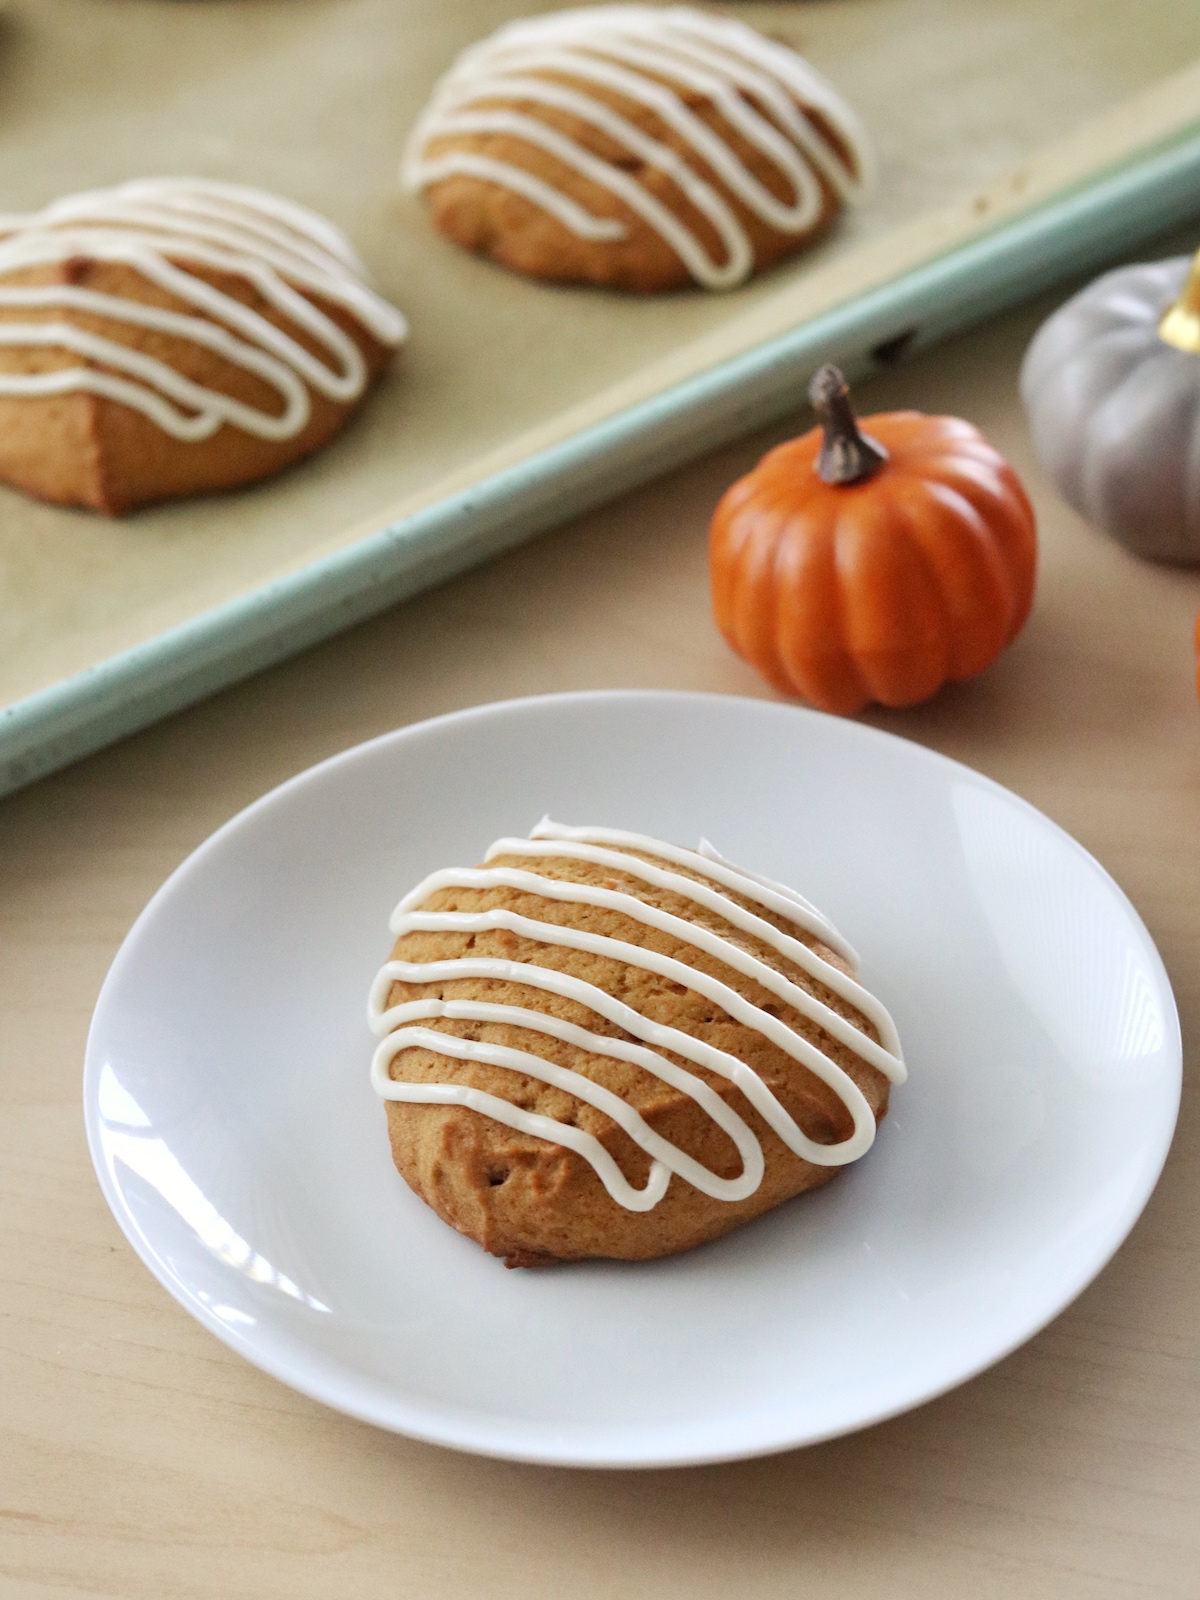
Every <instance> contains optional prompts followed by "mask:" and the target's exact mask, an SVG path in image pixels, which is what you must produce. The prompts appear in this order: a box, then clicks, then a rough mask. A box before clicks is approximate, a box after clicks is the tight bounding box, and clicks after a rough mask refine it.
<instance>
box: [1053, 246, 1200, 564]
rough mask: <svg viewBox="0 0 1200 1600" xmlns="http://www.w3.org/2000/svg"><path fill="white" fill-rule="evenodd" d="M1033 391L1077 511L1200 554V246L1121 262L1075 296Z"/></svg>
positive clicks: (1134, 538) (1127, 535) (1164, 554)
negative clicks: (1197, 252) (1199, 250)
mask: <svg viewBox="0 0 1200 1600" xmlns="http://www.w3.org/2000/svg"><path fill="white" fill-rule="evenodd" d="M1189 269H1191V270H1190V271H1189ZM1021 398H1022V399H1023V400H1024V402H1025V409H1026V412H1027V413H1028V416H1029V425H1030V428H1031V429H1032V432H1033V442H1034V447H1035V449H1036V450H1037V453H1038V455H1039V457H1040V458H1041V461H1042V465H1043V466H1044V467H1045V468H1046V471H1047V472H1048V473H1049V474H1050V477H1051V478H1052V479H1053V480H1054V483H1055V485H1056V487H1057V488H1058V490H1059V492H1060V493H1061V494H1062V496H1063V498H1064V499H1065V500H1066V501H1067V502H1068V503H1069V504H1070V505H1072V506H1074V508H1075V510H1076V511H1078V512H1079V513H1080V514H1081V515H1082V516H1084V517H1086V518H1087V519H1088V521H1089V522H1093V523H1095V524H1096V526H1097V527H1100V528H1103V530H1104V531H1105V532H1106V533H1109V534H1111V535H1112V536H1113V538H1114V539H1119V540H1120V542H1121V543H1122V544H1123V545H1125V546H1127V547H1128V548H1129V549H1130V550H1132V551H1134V552H1135V554H1137V555H1139V556H1149V557H1151V558H1152V559H1153V560H1156V561H1180V562H1195V563H1200V257H1197V263H1196V265H1195V266H1194V267H1193V264H1192V262H1191V261H1190V260H1189V258H1188V257H1186V256H1180V257H1177V258H1175V259H1173V260H1170V261H1154V262H1150V263H1147V264H1145V265H1141V266H1135V267H1121V268H1118V270H1117V271H1115V272H1109V273H1106V274H1105V275H1104V277H1102V278H1097V279H1096V281H1095V283H1092V284H1089V285H1088V287H1087V288H1086V289H1084V290H1083V291H1082V293H1080V294H1077V295H1076V296H1075V297H1074V299H1072V300H1068V301H1067V303H1066V305H1064V306H1062V307H1061V308H1060V309H1059V310H1058V311H1056V312H1055V313H1054V315H1053V316H1052V317H1050V318H1049V320H1048V321H1046V322H1044V323H1043V324H1042V326H1041V328H1039V329H1038V332H1037V333H1036V335H1035V336H1034V339H1033V342H1032V344H1031V345H1030V346H1029V349H1028V351H1027V352H1026V355H1025V361H1024V364H1023V366H1022V368H1021Z"/></svg>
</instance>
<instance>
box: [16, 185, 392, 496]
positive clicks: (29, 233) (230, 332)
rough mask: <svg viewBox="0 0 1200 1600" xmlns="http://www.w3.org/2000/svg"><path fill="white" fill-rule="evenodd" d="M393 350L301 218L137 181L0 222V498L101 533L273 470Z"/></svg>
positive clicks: (333, 416) (368, 297) (227, 192)
mask: <svg viewBox="0 0 1200 1600" xmlns="http://www.w3.org/2000/svg"><path fill="white" fill-rule="evenodd" d="M405 333H406V325H405V322H404V318H403V317H402V316H401V315H400V313H399V312H398V311H397V310H396V309H395V308H394V307H393V306H390V305H389V304H387V302H386V301H384V300H382V299H381V298H380V297H379V296H378V295H377V294H376V293H375V292H374V291H373V290H372V289H371V287H370V285H369V283H368V281H367V277H366V272H365V269H364V268H363V266H362V263H361V262H360V261H359V260H358V258H357V256H356V255H355V253H354V251H353V249H352V248H351V246H350V244H349V242H348V241H347V240H346V238H345V237H344V236H343V235H342V233H341V232H340V231H339V230H338V229H337V228H335V227H334V226H333V225H332V224H331V223H329V222H327V221H326V220H325V219H324V218H322V217H319V216H317V215H316V214H315V213H314V212H312V211H309V210H307V209H306V208H305V207H303V206H299V205H295V204H293V203H292V202H290V201H287V200H281V199H278V198H277V197H275V196H273V195H269V194H265V193H263V192H261V191H259V190H257V189H248V188H244V187H242V186H240V185H235V184H227V183H216V182H209V181H204V180H201V179H195V178H170V179H169V178H155V179H142V180H139V181H136V182H132V183H126V184H122V185H120V186H119V187H117V188H114V189H105V190H97V191H94V192H91V193H87V194H79V195H72V196H69V197H67V198H66V199H63V200H59V201H56V202H55V203H54V204H53V205H50V206H48V207H46V209H45V210H44V211H40V212H37V213H35V214H34V215H31V216H0V481H2V482H5V483H9V484H12V485H13V486H14V487H16V488H18V489H23V490H25V491H26V492H27V493H29V494H33V495H37V496H38V497H40V498H41V499H44V500H50V501H54V502H57V503H58V504H61V505H76V506H87V507H90V508H92V509H94V510H97V511H103V512H107V513H108V514H109V515H118V514H120V513H122V512H125V511H128V510H130V509H131V508H132V507H134V506H136V505H140V504H142V503H144V502H146V501H153V500H165V499H172V498H175V497H178V496H181V495H190V494H198V493H202V492H205V491H207V490H214V489H229V488H233V487H235V486H237V485H240V484H245V483H249V482H251V481H252V480H254V479H256V478H261V477H264V476H266V475H267V474H269V473H272V472H276V471H278V470H279V469H280V468H281V467H285V466H287V465H288V464H289V463H290V462H293V461H296V460H298V459H299V458H300V457H301V456H305V455H307V454H309V453H310V452H311V451H313V450H316V449H318V448H319V447H320V446H321V445H323V444H325V443H326V442H327V441H328V440H329V439H330V438H332V437H333V435H334V434H335V433H336V432H337V431H338V429H339V428H341V426H342V424H343V423H344V422H345V421H346V419H347V417H348V416H349V415H350V413H351V411H352V410H353V409H354V407H355V406H356V405H357V403H358V401H359V400H360V399H361V398H362V396H363V394H364V393H365V391H366V389H367V387H368V385H369V384H370V382H371V381H372V379H373V378H374V377H375V376H376V375H377V374H378V373H379V372H380V371H381V370H382V369H383V367H384V366H385V365H386V364H387V362H388V360H389V359H390V357H391V354H392V352H393V350H394V349H395V348H396V347H397V346H398V345H399V344H400V343H401V342H402V341H403V339H404V336H405Z"/></svg>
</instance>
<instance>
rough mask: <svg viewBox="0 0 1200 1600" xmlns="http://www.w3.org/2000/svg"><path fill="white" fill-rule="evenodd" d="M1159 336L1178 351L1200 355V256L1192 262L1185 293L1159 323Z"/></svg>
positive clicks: (1184, 289) (1184, 287)
mask: <svg viewBox="0 0 1200 1600" xmlns="http://www.w3.org/2000/svg"><path fill="white" fill-rule="evenodd" d="M1158 336H1159V338H1160V339H1162V340H1165V342H1166V343H1167V344H1173V345H1174V346H1175V348H1176V349H1177V350H1187V351H1188V352H1189V353H1190V354H1191V355H1197V354H1200V255H1198V256H1197V257H1196V259H1195V260H1194V261H1193V262H1192V270H1191V272H1190V273H1189V274H1188V281H1187V282H1186V283H1185V284H1184V286H1183V293H1182V294H1181V295H1180V296H1179V299H1178V300H1176V302H1175V304H1174V305H1173V306H1172V307H1171V308H1170V310H1169V311H1168V312H1167V314H1166V316H1165V317H1164V318H1163V319H1162V321H1161V322H1160V323H1159V325H1158Z"/></svg>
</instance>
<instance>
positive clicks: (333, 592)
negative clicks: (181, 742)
mask: <svg viewBox="0 0 1200 1600" xmlns="http://www.w3.org/2000/svg"><path fill="white" fill-rule="evenodd" d="M529 9H552V7H550V6H541V7H537V6H532V7H531V6H528V5H526V6H524V7H522V6H520V5H516V4H513V3H511V0H204V3H203V4H194V5H186V6H185V5H180V4H173V3H170V0H7V3H6V4H3V5H2V6H0V87H2V91H3V92H2V94H0V187H2V190H3V198H2V199H0V206H2V207H3V209H5V210H22V209H32V208H35V207H37V206H38V205H41V204H44V203H45V202H46V201H47V200H49V199H51V198H53V197H54V196H55V195H56V194H59V193H65V192H70V191H71V190H74V189H79V188H85V187H90V186H93V185H96V184H102V183H110V182H116V181H119V180H120V179H122V178H127V177H131V176H136V175H140V174H142V173H146V172H164V171H165V172H189V173H198V174H201V175H204V176H212V177H222V178H229V179H233V180H235V181H243V182H250V183H257V184H260V185H262V186H264V187H267V188H271V189H275V190H278V191H279V192H281V193H284V194H289V195H292V196H294V197H295V198H297V199H300V200H302V201H305V202H307V203H309V204H311V205H314V206H316V207H317V208H318V209H320V210H322V211H324V212H325V213H326V214H328V215H330V216H331V217H333V218H334V220H335V221H337V222H338V223H340V224H341V225H342V226H343V227H344V228H346V230H347V232H348V233H350V235H351V236H352V237H353V238H354V240H355V242H356V243H357V244H358V245H359V247H360V249H361V250H362V252H363V254H364V256H365V258H366V259H367V261H368V263H369V265H370V267H371V269H372V272H373V273H374V275H375V276H376V278H377V280H378V281H379V284H380V286H381V288H382V289H383V290H384V292H385V293H386V294H388V296H389V297H390V298H392V299H394V300H395V301H396V302H397V303H398V304H399V305H401V306H402V307H403V308H404V310H405V311H406V312H407V313H408V314H409V316H410V318H411V321H412V325H413V339H412V342H411V346H410V347H409V349H408V350H406V352H405V354H404V356H403V358H402V360H401V361H400V362H399V363H398V364H397V367H396V369H395V371H394V373H392V374H391V375H389V377H388V378H387V379H386V380H385V382H384V383H383V385H382V386H381V387H380V389H379V390H378V391H377V392H376V393H375V394H374V395H372V397H371V398H370V399H369V401H368V403H367V405H366V406H365V407H364V409H363V411H362V413H361V415H360V416H359V417H358V418H356V419H355V421H354V423H353V424H352V426H351V427H349V428H348V429H347V430H346V432H345V434H344V435H343V437H342V438H341V439H339V440H338V441H336V442H335V444H334V445H333V446H332V447H331V448H330V449H328V450H327V451H325V452H322V453H321V455H319V456H317V457H314V458H313V460H312V461H311V462H309V463H306V464H305V465H303V466H301V467H300V468H298V469H296V470H294V471H292V472H289V473H287V474H284V475H283V476H281V477H280V478H277V479H275V480H272V481H271V482H269V483H265V484H262V485H260V486H256V487H255V488H254V489H252V490H250V491H247V492H244V493H241V494H238V495H230V496H224V497H212V498H205V499H198V500H194V501H189V502H185V503H181V504H179V505H176V506H169V507H163V508H157V509H152V510H149V511H146V512H143V513H139V514H137V515H135V516H133V517H131V518H128V519H125V520H123V521H119V522H113V521H108V520H106V519H103V518H99V517H95V516H92V515H90V514H87V513H82V512H71V511H64V510H61V509H58V508H54V507H49V506H42V505H38V504H36V503H34V502H32V501H28V500H25V499H23V498H22V497H20V496H18V495H16V494H14V493H11V492H9V491H6V490H0V707H2V709H0V792H2V791H5V790H9V789H13V788H16V787H17V786H19V785H21V784H23V783H27V782H29V781H30V780H31V779H34V778H36V777H37V776H39V775H40V774H42V773H45V772H48V771H50V770H52V769H53V768H55V767H57V766H60V765H62V764H63V763H65V762H67V761H70V760H72V759H74V758H76V757H77V756H79V755H81V754H83V753H85V752H86V751H89V750H92V749H95V748H97V747H98V746H100V745H102V744H104V743H106V742H108V741H110V740H112V739H115V738H118V737H120V736H121V735H123V734H125V733H128V732H130V731H132V730H133V729H135V728H138V727H140V726H143V725H145V724H146V723H148V722H150V721H152V720H153V719H155V718H157V717H161V716H163V715H165V714H166V713H168V712H170V711H172V710H174V709H176V708H178V707H180V706H183V705H186V704H188V703H189V702H190V701H193V700H195V699H197V698H199V697H201V696H203V695H205V694H208V693H210V692H212V691H213V690H215V689H217V688H220V687H221V686H223V685H225V684H228V683H230V682H232V681H234V680H235V679H237V678H239V677H242V676H244V675H246V674H247V673H250V672H253V671H255V670H256V669H258V668H260V667H263V666H265V665H267V664H269V663H271V662H274V661H278V660H280V659H281V658H283V657H285V656H286V655H288V654H289V653H291V652H294V651H296V650H298V649H300V648H302V647H304V646H305V645H308V644H311V643H313V642H314V641H316V640H318V639H320V638H322V637H324V636H326V635H328V634H331V633H333V632H335V631H336V630H338V629H340V628H343V627H346V626H347V625H349V624H350V623H352V622H355V621H357V620H359V619H360V618H363V617H365V616H368V615H370V614H371V613H372V612H375V611H378V610H380V609H382V608H383V607H385V606H387V605H390V604H392V603H393V602H394V601H396V600H398V599H400V598H402V597H403V596H405V595H409V594H412V593H414V592H416V591H417V590H419V589H421V588H423V587H425V586H427V585H429V584H432V583H435V582H438V581H439V580H441V579H444V578H446V577H447V576H449V575H450V574H452V573H454V572H458V571H461V570H462V569H464V568H466V567H468V566H470V565H471V564H473V563H475V562H477V561H480V560H482V559H484V558H486V557H487V556H489V555H491V554H493V553H494V552H496V551H498V550H501V549H503V548H505V547H506V546H509V545H512V544H514V543H516V542H518V541H519V540H522V539H525V538H528V537H529V536H530V535H532V534H533V533H535V532H538V531H540V530H542V529H545V528H547V527H549V526H551V525H553V524H554V523H555V522H557V521H560V520H561V519H563V518H565V517H567V516H568V515H571V514H573V513H574V512H577V511H579V510H580V509H582V508H584V507H586V506H588V505H591V504H595V503H596V502H598V501H600V500H602V499H604V498H606V497H608V496H611V495H614V494H616V493H618V492H620V491H621V490H624V489H626V488H628V487H630V486H632V485H633V484H636V483H638V482H640V481H642V480H645V479H646V478H648V477H650V476H652V475H654V474H655V473H658V472H661V471H663V470H664V469H665V468H667V467H669V466H671V465H673V464H675V463H678V462H681V461H683V460H685V459H687V458H688V457H690V456H694V455H697V454H699V453H700V452H702V451H704V450H705V449H707V448H709V447H711V446H712V445H713V444H715V443H717V442H719V441H720V440H722V439H725V438H729V437H731V436H733V435H735V434H737V433H739V432H744V431H746V430H748V429H750V428H752V427H755V426H757V425H759V424H761V423H763V422H765V421H767V420H769V419H771V418H773V417H777V416H780V415H783V414H785V413H787V412H791V411H796V410H797V406H798V397H799V396H800V395H801V394H802V393H803V388H804V384H805V381H806V379H807V376H808V374H809V373H810V371H811V369H812V368H813V367H814V366H815V365H816V364H817V363H818V362H819V361H820V360H823V359H827V358H832V359H836V360H838V361H840V362H841V363H842V364H843V365H845V366H846V367H848V368H849V369H851V370H852V371H865V370H868V369H869V368H870V367H871V366H872V365H873V364H876V363H879V362H888V361H892V360H895V359H898V358H900V357H902V356H903V355H904V354H905V353H907V351H909V350H912V349H915V348H918V347H920V346H922V345H925V344H928V343H930V342H932V341H933V340H935V339H937V338H939V337H941V336H943V335H945V334H946V333H949V332H951V331H954V330H956V329H960V328H962V327H965V326H967V325H968V324H970V323H971V322H973V321H977V320H979V319H981V318H983V317H986V316H987V315H989V314H991V313H992V312H994V311H996V310H997V309H999V308H1000V307H1002V306H1004V305H1007V304H1010V303H1012V302H1014V301H1016V300H1018V299H1020V298H1022V297H1024V296H1027V295H1029V294H1032V293H1034V292H1036V291H1038V290H1040V289H1042V288H1044V287H1045V286H1046V285H1048V284H1050V283H1052V282H1054V281H1056V280H1057V279H1059V278H1062V277H1064V276H1067V275H1071V274H1076V273H1079V272H1083V271H1085V270H1087V269H1089V268H1091V267H1093V266H1096V265H1099V264H1100V263H1102V262H1104V261H1106V260H1108V259H1112V258H1114V257H1116V256H1119V255H1128V253H1129V252H1130V251H1131V250H1133V249H1134V248H1135V247H1136V246H1137V244H1138V243H1139V241H1141V240H1144V239H1149V238H1150V237H1151V236H1153V235H1154V234H1156V233H1158V232H1159V231H1161V230H1163V229H1165V228H1167V227H1171V226H1175V225H1178V224H1180V223H1184V222H1186V221H1188V220H1189V219H1191V218H1194V217H1198V216H1200V68H1193V69H1189V68H1188V66H1187V63H1189V62H1191V61H1195V60H1196V58H1197V57H1200V5H1197V4H1196V3H1195V0H1187V3H1186V4H1183V3H1180V0H1139V4H1138V5H1137V6H1136V7H1131V6H1130V5H1129V4H1128V3H1127V0H1036V3H1035V0H1005V4H1003V5H999V4H996V3H995V0H956V3H955V4H953V5H946V4H945V3H944V0H790V3H782V0H776V3H763V4H748V5H733V4H730V5H728V6H727V7H726V8H725V9H727V10H728V11H730V12H733V11H736V12H737V14H738V15H741V16H743V17H744V18H745V19H746V20H747V21H749V22H752V23H754V24H756V25H758V26H760V27H762V28H763V29H764V30H765V31H767V32H769V33H772V34H776V35H778V36H781V37H784V38H786V39H787V40H788V41H789V42H791V43H793V44H795V45H796V46H797V47H799V48H801V49H802V50H803V51H804V52H805V53H806V54H808V55H809V56H810V58H811V59H813V60H814V61H815V62H816V63H817V65H819V66H820V67H821V68H822V69H823V70H825V71H826V72H827V73H828V74H829V76H830V77H832V78H833V79H834V80H835V81H836V82H837V83H838V84H839V85H840V86H841V87H842V88H843V89H844V90H845V91H846V93H847V94H848V96H849V97H850V98H851V99H852V100H853V102H854V103H855V105H856V106H857V108H858V109H859V111H860V113H861V114H862V116H863V118H864V120H865V121H866V122H867V124H868V125H869V127H870V128H871V130H872V132H873V133H874V135H875V138H876V142H877V144H878V147H879V152H880V168H881V175H880V182H879V185H878V187H877V189H876V191H875V194H874V195H873V197H872V198H871V199H870V201H869V202H868V203H867V205H865V206H864V207H863V208H862V210H861V211H859V212H858V213H856V214H854V215H853V216H849V217H847V218H846V219H845V220H844V221H843V223H842V224H841V226H840V227H839V228H838V229H837V230H836V231H835V232H834V234H833V235H832V236H831V237H830V238H829V239H828V240H827V241H826V242H824V243H823V244H822V245H821V246H819V247H818V248H817V249H816V250H815V251H813V252H810V253H809V254H808V255H807V256H805V257H803V258H801V259H798V260H797V261H796V262H794V263H792V264H790V265H788V266H786V267H784V268H782V269H780V270H778V271H776V272H773V273H770V274H767V275H766V276H765V277H764V278H763V279H762V280H760V281H758V282H757V283H754V284H752V285H749V286H747V287H746V288H745V289H743V290H740V291H737V292H736V293H734V294H730V295H724V296H712V295H704V294H702V293H698V292H697V293H688V294H679V295H671V296H665V297H660V298H658V299H655V300H641V299H637V298H631V297H622V296H618V295H608V294H598V293H595V292H591V291H583V290H570V289H560V288H548V287H546V286H543V285H539V284H535V283H531V282H528V281H525V280H523V279H519V278H517V277H514V276H513V275H511V274H508V273H505V272H502V271H500V270H499V269H497V268H495V267H493V266H491V265H490V264H489V263H487V262H484V261H481V260H477V259H475V258H473V257H470V256H467V255H465V254H463V253H462V252H459V251H456V250H454V249H453V248H452V247H451V246H449V245H448V244H446V243H444V242H443V241H442V240H440V239H439V238H437V236H436V235H435V234H434V233H433V231H432V230H431V228H430V226H429V224H428V221H427V218H426V217H425V215H424V211H423V208H422V207H421V205H420V203H419V202H418V201H416V200H411V199H408V198H406V197H403V196H401V195H400V194H399V192H398V189H397V186H396V182H395V167H396V162H397V157H398V153H399V149H400V145H401V142H402V139H403V136H404V133H405V131H406V129H407V128H408V126H409V125H410V123H411V120H412V117H413V115H414V114H415V112H416V110H417V109H418V107H419V105H420V104H421V102H422V100H423V98H424V96H425V94H426V92H427V90H428V87H429V84H430V83H431V82H432V80H433V78H434V77H435V76H436V74H437V73H438V72H439V71H440V70H442V69H443V68H444V67H445V66H446V65H447V64H448V63H449V61H450V60H451V59H452V58H453V55H454V54H455V53H456V51H457V50H458V49H460V48H461V47H462V45H464V44H465V43H467V42H469V41H470V40H471V39H473V38H476V37H478V36H479V35H481V34H483V33H486V32H487V31H489V30H490V29H491V28H492V27H494V26H496V25H497V23H498V22H500V21H502V20H504V19H505V18H506V17H508V16H512V15H515V14H518V12H519V11H521V10H529Z"/></svg>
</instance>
